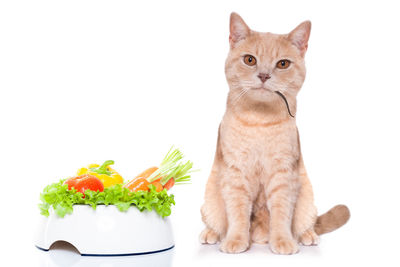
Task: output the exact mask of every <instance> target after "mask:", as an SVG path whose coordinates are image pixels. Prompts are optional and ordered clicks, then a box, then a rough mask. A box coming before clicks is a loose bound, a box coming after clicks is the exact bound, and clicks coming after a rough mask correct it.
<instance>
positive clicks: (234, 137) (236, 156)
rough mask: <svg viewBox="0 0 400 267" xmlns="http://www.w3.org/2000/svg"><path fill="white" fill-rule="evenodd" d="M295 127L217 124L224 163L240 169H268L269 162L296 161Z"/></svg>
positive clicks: (285, 125)
mask: <svg viewBox="0 0 400 267" xmlns="http://www.w3.org/2000/svg"><path fill="white" fill-rule="evenodd" d="M297 140H298V139H297V129H296V126H295V124H294V125H293V124H291V123H282V124H279V125H272V126H268V127H261V126H259V127H257V126H247V125H243V124H241V123H238V122H229V123H225V124H224V122H223V123H221V129H220V143H221V146H222V147H221V148H222V151H223V153H224V156H225V157H226V160H227V161H228V162H230V163H231V164H234V165H236V166H240V167H242V168H246V167H250V168H255V169H259V168H260V167H261V168H262V169H268V168H269V167H268V166H269V165H270V164H271V162H272V160H273V158H275V157H279V156H286V157H287V156H293V157H297V151H298V144H297Z"/></svg>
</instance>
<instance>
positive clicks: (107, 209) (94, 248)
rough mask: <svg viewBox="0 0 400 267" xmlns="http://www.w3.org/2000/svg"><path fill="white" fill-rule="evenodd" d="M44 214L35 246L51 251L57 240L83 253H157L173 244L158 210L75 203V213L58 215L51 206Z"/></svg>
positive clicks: (166, 221) (95, 254) (171, 246)
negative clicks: (125, 208)
mask: <svg viewBox="0 0 400 267" xmlns="http://www.w3.org/2000/svg"><path fill="white" fill-rule="evenodd" d="M49 212H50V215H49V217H44V216H41V217H42V218H40V222H39V226H38V231H37V235H36V241H35V245H36V247H38V248H39V249H42V250H45V251H47V250H49V249H50V247H51V245H52V244H54V243H55V242H57V241H65V242H68V243H70V244H72V245H73V246H74V247H75V248H76V249H77V250H78V251H79V252H80V254H81V255H84V256H124V255H127V256H128V255H142V254H150V253H157V252H162V251H166V250H169V249H172V248H173V247H174V241H173V235H172V227H171V224H170V221H169V219H168V218H161V217H160V216H159V215H158V214H157V213H156V212H155V211H143V212H140V211H139V210H138V209H137V208H136V207H130V208H129V209H128V210H127V211H126V212H121V211H119V210H118V209H117V207H116V206H114V205H109V206H105V205H99V206H97V208H96V210H93V209H92V207H91V206H89V205H75V206H74V211H73V212H72V214H67V215H66V216H65V217H64V218H60V217H58V216H57V215H56V214H55V213H54V211H53V210H52V209H50V210H49Z"/></svg>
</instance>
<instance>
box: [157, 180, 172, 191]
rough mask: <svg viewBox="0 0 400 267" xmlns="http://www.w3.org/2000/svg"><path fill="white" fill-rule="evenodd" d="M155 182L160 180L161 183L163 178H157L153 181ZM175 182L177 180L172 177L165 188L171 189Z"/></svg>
mask: <svg viewBox="0 0 400 267" xmlns="http://www.w3.org/2000/svg"><path fill="white" fill-rule="evenodd" d="M155 182H158V183H160V184H161V178H159V179H157V180H155V181H154V182H153V183H155ZM174 184H175V180H174V178H171V179H169V180H168V182H167V183H166V184H165V185H164V186H163V188H165V189H167V191H168V190H170V189H171V187H173V186H174Z"/></svg>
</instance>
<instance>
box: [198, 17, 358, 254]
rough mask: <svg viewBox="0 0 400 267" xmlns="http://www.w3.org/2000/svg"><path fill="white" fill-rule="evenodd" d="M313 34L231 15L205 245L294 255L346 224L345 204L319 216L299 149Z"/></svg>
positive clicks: (302, 26)
mask: <svg viewBox="0 0 400 267" xmlns="http://www.w3.org/2000/svg"><path fill="white" fill-rule="evenodd" d="M310 30H311V22H310V21H305V22H303V23H301V24H300V25H299V26H297V27H296V28H295V29H294V30H293V31H291V32H290V33H289V34H272V33H261V32H256V31H253V30H251V29H250V28H249V27H248V26H247V25H246V23H245V22H244V21H243V19H242V18H241V17H240V16H239V15H238V14H236V13H232V14H231V17H230V36H229V43H230V51H229V54H228V57H227V60H226V63H225V74H226V79H227V81H228V84H229V88H230V90H229V94H228V100H227V105H226V112H225V114H224V117H223V119H222V122H221V124H220V126H219V130H218V141H217V148H216V154H215V158H214V164H213V167H212V170H211V174H210V177H209V179H208V182H207V185H206V192H205V202H204V204H203V206H202V207H201V214H202V220H203V222H204V223H205V225H206V228H205V229H204V230H203V231H202V233H201V234H200V241H201V243H203V244H215V243H217V242H218V241H220V250H221V251H222V252H226V253H240V252H243V251H246V250H247V249H248V248H249V246H250V243H251V241H252V242H255V243H269V245H270V248H271V250H272V252H274V253H277V254H293V253H296V252H298V249H299V247H298V244H299V243H301V244H303V245H316V244H318V242H319V235H321V234H323V233H327V232H330V231H333V230H335V229H337V228H339V227H340V226H342V225H343V224H345V223H346V222H347V221H348V219H349V217H350V212H349V209H348V208H347V207H346V206H344V205H337V206H335V207H334V208H332V209H331V210H330V211H329V212H327V213H325V214H324V215H321V216H319V217H318V215H317V209H316V207H315V206H314V200H313V191H312V187H311V183H310V181H309V179H308V176H307V173H306V170H305V167H304V163H303V159H302V155H301V151H300V142H299V134H298V130H297V126H296V119H295V114H296V95H297V93H298V92H299V90H300V88H301V86H302V84H303V82H304V79H305V74H306V69H305V63H304V56H305V53H306V51H307V48H308V39H309V36H310Z"/></svg>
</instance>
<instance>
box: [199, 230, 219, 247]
mask: <svg viewBox="0 0 400 267" xmlns="http://www.w3.org/2000/svg"><path fill="white" fill-rule="evenodd" d="M199 239H200V243H202V244H216V243H217V242H218V241H219V235H218V234H217V233H216V232H214V231H213V230H211V229H209V228H205V229H204V230H203V231H202V232H201V233H200V237H199Z"/></svg>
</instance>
